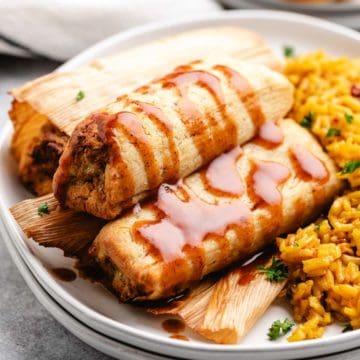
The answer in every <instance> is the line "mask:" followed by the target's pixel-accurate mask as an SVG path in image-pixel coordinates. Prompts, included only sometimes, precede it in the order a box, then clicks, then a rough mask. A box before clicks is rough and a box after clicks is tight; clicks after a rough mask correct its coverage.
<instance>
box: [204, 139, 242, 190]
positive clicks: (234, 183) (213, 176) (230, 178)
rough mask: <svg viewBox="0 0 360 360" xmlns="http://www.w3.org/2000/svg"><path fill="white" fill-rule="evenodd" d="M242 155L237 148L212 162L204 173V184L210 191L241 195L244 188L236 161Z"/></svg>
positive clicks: (240, 150)
mask: <svg viewBox="0 0 360 360" xmlns="http://www.w3.org/2000/svg"><path fill="white" fill-rule="evenodd" d="M241 154H242V149H241V148H240V147H239V146H237V147H235V148H234V149H232V150H231V151H229V152H228V153H224V154H222V155H220V156H219V157H217V158H216V159H215V160H213V161H212V162H211V163H210V165H209V166H208V168H207V170H206V172H205V178H206V183H207V185H208V186H209V188H210V189H211V188H212V189H215V190H220V191H221V192H224V193H227V194H231V195H241V194H242V193H243V192H244V186H243V183H242V181H241V177H240V174H239V172H238V170H237V167H236V161H237V159H238V158H239V157H240V155H241Z"/></svg>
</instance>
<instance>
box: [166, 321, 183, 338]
mask: <svg viewBox="0 0 360 360" xmlns="http://www.w3.org/2000/svg"><path fill="white" fill-rule="evenodd" d="M161 326H162V328H163V329H164V330H165V331H167V332H169V333H172V334H178V333H180V332H182V331H184V330H185V324H184V322H183V321H182V320H180V319H166V320H164V321H163V322H162V324H161Z"/></svg>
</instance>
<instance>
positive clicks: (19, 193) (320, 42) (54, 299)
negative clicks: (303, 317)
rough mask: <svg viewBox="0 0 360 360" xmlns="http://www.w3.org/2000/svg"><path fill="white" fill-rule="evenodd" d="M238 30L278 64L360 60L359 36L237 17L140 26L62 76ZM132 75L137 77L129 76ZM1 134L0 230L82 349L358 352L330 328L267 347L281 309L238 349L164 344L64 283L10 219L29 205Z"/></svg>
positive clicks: (187, 353)
mask: <svg viewBox="0 0 360 360" xmlns="http://www.w3.org/2000/svg"><path fill="white" fill-rule="evenodd" d="M223 25H237V26H241V27H244V28H248V29H250V30H253V31H255V32H257V33H259V34H260V35H261V36H263V37H264V38H265V39H266V40H267V42H268V43H269V44H270V46H271V47H272V48H273V49H274V50H275V51H276V52H278V53H279V55H280V56H281V54H282V49H283V46H284V45H290V44H291V45H292V46H293V47H294V48H295V49H296V52H297V53H302V52H305V51H312V50H316V49H318V48H324V49H325V50H326V51H327V52H328V53H329V54H333V55H346V56H350V57H359V56H360V46H359V44H360V34H358V33H356V32H355V31H352V30H349V29H346V28H344V27H341V26H338V25H334V24H331V23H328V22H325V21H322V20H318V19H315V18H311V17H307V16H303V15H296V14H293V13H286V12H276V11H256V10H254V11H234V12H231V13H228V12H227V13H226V12H224V13H219V14H215V15H211V16H206V17H203V18H195V19H187V20H184V21H173V22H168V23H163V24H156V25H150V26H144V27H141V28H138V29H135V30H131V31H129V32H126V33H122V34H119V35H115V36H113V37H111V38H109V39H107V40H105V41H103V42H101V43H99V44H97V45H95V46H94V47H92V48H90V49H89V50H87V51H85V52H83V53H82V54H80V55H79V56H77V57H75V58H74V59H72V60H70V61H69V62H67V63H66V64H65V65H64V66H62V68H61V70H72V69H74V68H76V67H79V66H81V65H83V64H86V63H88V62H89V61H90V60H92V59H94V58H98V57H101V56H105V55H109V54H112V53H115V52H118V51H120V50H122V49H126V48H128V47H131V46H136V45H138V44H140V43H144V42H147V41H150V40H154V39H157V38H160V37H163V36H164V35H169V34H174V33H176V32H181V31H184V30H190V29H194V28H199V27H208V26H212V27H216V26H223ZM134 71H136V69H134ZM2 120H3V123H5V125H4V126H2V128H1V131H0V173H1V177H0V219H1V221H0V229H1V236H2V238H4V240H5V243H6V245H7V246H8V248H9V251H10V253H11V255H12V257H13V258H14V262H15V263H16V264H17V266H18V267H19V270H20V272H21V273H22V275H23V277H24V278H25V280H26V281H27V283H28V284H29V287H30V288H31V289H32V291H33V292H34V294H35V295H36V296H37V297H38V299H39V301H40V302H41V303H42V304H43V305H44V306H45V307H46V308H47V309H48V311H49V312H51V313H52V314H53V316H54V317H55V318H56V319H57V320H58V321H59V322H61V323H62V324H63V325H64V326H65V327H67V328H68V329H69V330H70V331H71V332H72V333H73V334H75V335H76V336H78V337H79V338H80V339H82V340H83V341H85V342H87V343H88V344H90V345H92V346H94V347H95V348H97V349H99V350H100V351H103V352H105V353H107V354H110V355H112V356H115V357H117V358H122V359H145V358H152V359H161V358H163V357H164V356H170V357H172V358H174V357H176V358H182V359H184V358H185V359H206V360H212V359H214V360H215V359H216V360H217V359H219V358H223V359H224V360H230V359H231V360H232V359H234V360H235V359H236V360H242V359H247V358H249V357H250V358H251V359H253V360H257V359H261V360H266V359H277V360H281V359H294V358H298V357H299V356H301V357H310V356H316V355H325V354H330V353H334V352H339V351H343V350H347V349H352V348H355V347H357V346H359V343H360V330H357V331H352V332H348V333H345V334H342V333H341V328H340V327H339V326H337V325H333V326H330V327H329V328H328V329H327V331H326V334H325V335H324V337H323V338H321V339H316V340H309V341H305V342H298V343H288V342H286V339H282V340H280V341H277V342H271V341H269V340H268V339H267V336H266V333H267V330H268V328H269V326H270V325H271V324H272V322H273V321H274V320H277V319H279V318H280V319H282V318H284V317H290V316H291V312H290V311H289V309H287V308H286V307H284V306H280V305H279V304H273V305H272V306H271V307H270V308H269V309H268V311H267V312H266V313H265V314H264V316H263V317H262V318H261V319H260V320H259V321H258V323H257V324H256V326H255V327H254V328H253V329H252V330H251V331H250V332H249V334H248V335H247V336H246V338H245V339H244V340H243V341H242V342H241V343H240V344H238V345H217V344H213V343H209V342H207V341H205V340H203V339H201V338H200V337H198V336H197V335H196V334H194V333H192V332H191V331H189V330H187V331H186V333H185V335H186V336H187V337H188V338H189V339H190V341H179V340H176V339H171V338H169V334H167V333H166V332H165V331H164V330H163V329H162V327H161V322H162V319H163V318H159V317H155V316H152V315H150V314H147V313H145V312H144V311H141V310H139V309H137V308H134V307H132V306H130V305H126V304H120V303H119V302H118V301H117V299H116V298H115V297H114V296H113V295H111V294H110V293H109V292H108V291H106V290H105V289H104V288H102V287H101V286H100V285H96V284H93V283H91V282H88V281H85V280H83V279H81V278H79V277H77V279H76V280H75V281H73V282H62V281H61V280H59V279H57V278H55V277H53V275H52V274H51V272H49V271H48V270H47V269H49V268H55V267H71V266H72V264H73V261H72V260H71V259H69V258H65V257H64V256H63V254H62V252H61V251H59V250H56V249H49V248H42V247H40V246H37V245H36V244H35V243H34V242H33V241H32V240H29V239H27V238H26V237H25V236H24V234H23V233H22V232H21V230H20V229H19V227H18V226H17V224H16V222H15V221H14V219H13V218H12V216H11V214H10V212H9V210H8V209H9V207H10V206H11V205H13V204H15V203H16V202H18V201H21V200H23V199H26V198H29V197H30V194H29V193H28V192H27V191H26V190H24V188H23V186H22V185H21V184H20V183H19V181H18V179H17V176H16V169H15V165H14V161H13V159H12V158H11V156H10V155H9V143H10V137H11V132H12V128H11V124H10V122H9V120H5V119H2Z"/></svg>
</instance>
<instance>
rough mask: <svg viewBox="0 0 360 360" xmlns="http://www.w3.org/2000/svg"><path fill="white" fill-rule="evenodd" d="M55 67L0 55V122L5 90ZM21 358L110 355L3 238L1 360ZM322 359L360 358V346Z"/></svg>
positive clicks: (0, 261)
mask: <svg viewBox="0 0 360 360" xmlns="http://www.w3.org/2000/svg"><path fill="white" fill-rule="evenodd" d="M56 66H58V64H57V63H55V62H50V61H46V60H25V59H15V58H10V57H5V56H3V57H1V56H0V124H2V122H4V121H7V111H8V109H9V107H10V101H11V98H10V97H9V96H8V95H7V94H6V92H7V91H8V90H9V89H11V88H13V87H16V86H18V85H21V84H23V83H24V82H25V81H27V80H30V79H33V78H36V77H38V76H40V75H42V74H45V73H47V72H49V71H51V70H52V69H54V68H55V67H56ZM359 345H360V344H359ZM20 359H21V360H23V359H29V360H30V359H31V360H33V359H34V360H35V359H36V360H50V359H51V360H52V359H54V360H56V359H62V360H76V359H81V360H84V359H86V360H92V359H96V360H105V359H110V358H109V357H108V356H105V355H103V354H101V353H99V352H98V351H96V350H94V349H92V348H91V347H89V346H88V345H86V344H84V343H83V342H81V341H80V340H78V339H77V338H76V337H75V336H73V335H72V334H70V333H69V332H68V331H67V330H66V329H65V328H64V327H63V326H62V325H60V324H59V323H57V322H56V321H55V320H54V319H53V318H52V316H51V315H50V314H49V313H48V312H47V311H46V309H45V308H44V307H43V306H42V305H41V304H40V303H39V302H38V301H37V300H36V298H35V297H34V295H33V294H32V292H31V291H30V290H29V288H28V287H27V285H26V284H25V282H24V280H23V279H22V277H21V275H20V273H19V272H18V270H17V268H16V267H15V265H14V264H13V262H12V260H11V258H10V255H9V253H8V251H7V249H6V248H5V246H4V244H3V242H2V240H0V360H20ZM323 359H329V360H340V359H341V360H355V359H360V348H359V349H357V350H353V351H349V352H345V353H341V354H336V355H332V356H325V357H323Z"/></svg>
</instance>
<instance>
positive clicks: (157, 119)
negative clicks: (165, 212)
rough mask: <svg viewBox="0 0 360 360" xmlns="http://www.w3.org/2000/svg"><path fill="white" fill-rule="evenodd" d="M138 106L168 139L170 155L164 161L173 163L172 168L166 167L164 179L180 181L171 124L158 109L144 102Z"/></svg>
mask: <svg viewBox="0 0 360 360" xmlns="http://www.w3.org/2000/svg"><path fill="white" fill-rule="evenodd" d="M136 104H137V105H138V107H139V110H141V111H143V112H144V113H145V114H146V115H147V116H148V117H149V118H150V119H151V120H152V121H153V122H154V123H155V125H156V126H157V127H158V128H159V129H160V131H162V132H163V133H164V134H165V135H166V137H167V139H168V143H169V147H170V149H169V153H170V155H169V157H168V158H166V159H165V160H164V163H165V164H168V163H169V164H170V163H171V166H165V167H164V169H163V175H162V177H163V179H167V181H171V180H175V179H178V177H179V165H180V160H179V151H178V149H177V146H176V143H175V140H174V135H173V131H172V130H173V126H172V124H171V122H170V121H169V119H168V118H167V117H166V116H165V114H164V113H163V112H162V111H161V109H159V108H158V107H156V106H154V105H151V104H147V103H143V102H137V103H136Z"/></svg>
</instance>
